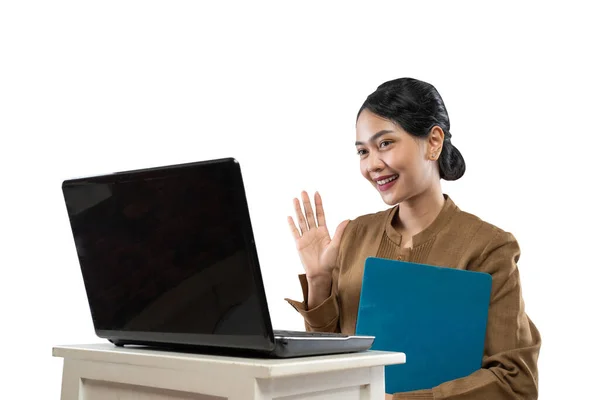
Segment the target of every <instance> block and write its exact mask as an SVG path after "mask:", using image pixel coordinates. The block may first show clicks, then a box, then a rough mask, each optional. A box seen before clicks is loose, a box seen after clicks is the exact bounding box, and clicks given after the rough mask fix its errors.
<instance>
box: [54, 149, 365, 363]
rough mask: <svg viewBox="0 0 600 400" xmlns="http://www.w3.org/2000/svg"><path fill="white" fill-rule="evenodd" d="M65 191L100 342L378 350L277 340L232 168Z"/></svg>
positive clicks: (76, 183)
mask: <svg viewBox="0 0 600 400" xmlns="http://www.w3.org/2000/svg"><path fill="white" fill-rule="evenodd" d="M62 191H63V195H64V200H65V204H66V208H67V213H68V217H69V221H70V225H71V230H72V233H73V239H74V243H75V248H76V252H77V256H78V258H79V264H80V267H81V273H82V277H83V283H84V286H85V291H86V295H87V300H88V304H89V307H90V311H91V316H92V321H93V325H94V329H95V332H96V335H97V336H98V337H100V338H103V339H107V340H108V341H110V342H112V343H113V344H115V345H116V346H124V345H141V346H149V347H155V348H169V349H180V348H181V349H184V350H185V351H188V350H192V351H199V352H210V353H212V354H214V353H217V354H235V355H246V354H248V355H251V356H265V357H273V358H284V357H300V356H311V355H324V354H337V353H351V352H359V351H365V350H368V349H369V348H370V347H371V346H372V344H373V341H374V337H373V336H369V335H364V336H356V335H344V334H339V333H315V332H300V331H298V332H295V331H274V330H273V328H272V324H271V318H270V315H269V309H268V306H267V299H266V295H265V290H264V286H263V280H262V276H261V270H260V264H259V261H258V255H257V251H256V246H255V243H254V236H253V232H252V225H251V221H250V214H249V210H248V204H247V200H246V194H245V190H244V184H243V179H242V172H241V168H240V164H239V163H238V162H237V161H236V160H235V159H233V158H225V159H218V160H208V161H201V162H195V163H186V164H179V165H171V166H163V167H157V168H149V169H143V170H135V171H125V172H117V173H111V174H106V175H100V176H93V177H86V178H77V179H69V180H66V181H64V182H63V184H62Z"/></svg>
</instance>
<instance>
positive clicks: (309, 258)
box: [287, 78, 541, 400]
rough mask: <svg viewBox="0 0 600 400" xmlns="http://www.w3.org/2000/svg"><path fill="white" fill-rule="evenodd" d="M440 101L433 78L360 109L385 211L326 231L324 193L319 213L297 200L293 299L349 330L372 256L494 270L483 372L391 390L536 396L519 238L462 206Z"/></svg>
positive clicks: (366, 159)
mask: <svg viewBox="0 0 600 400" xmlns="http://www.w3.org/2000/svg"><path fill="white" fill-rule="evenodd" d="M450 139H451V135H450V121H449V118H448V114H447V111H446V107H445V106H444V102H443V101H442V98H441V97H440V95H439V93H438V92H437V90H436V89H435V88H434V87H433V86H432V85H430V84H428V83H425V82H421V81H418V80H415V79H410V78H402V79H396V80H393V81H389V82H386V83H384V84H382V85H381V86H379V87H378V88H377V90H376V91H375V92H374V93H372V94H371V95H370V96H369V97H368V98H367V99H366V101H365V102H364V104H363V105H362V107H361V108H360V110H359V112H358V116H357V121H356V149H357V153H358V156H359V158H360V169H361V172H362V174H363V176H364V177H365V178H366V179H367V180H368V181H369V182H371V184H372V185H373V187H375V188H376V189H377V190H378V191H379V193H380V195H381V197H382V199H383V201H384V202H385V203H386V204H387V205H389V206H392V207H391V208H388V209H387V210H385V211H381V212H378V213H374V214H369V215H364V216H361V217H358V218H356V219H355V220H352V221H344V222H342V223H341V224H340V225H339V226H338V227H337V229H336V231H335V233H334V235H333V238H331V237H330V235H329V232H328V229H327V226H326V222H325V214H324V211H323V203H322V200H321V197H320V195H319V194H318V193H316V194H315V196H314V203H315V212H314V213H313V208H312V205H311V202H310V200H309V197H308V194H307V193H306V192H302V195H301V198H302V203H303V210H302V208H301V206H300V202H299V200H298V199H294V205H295V209H296V215H297V223H298V224H297V225H296V223H295V221H294V219H293V218H292V217H288V222H289V224H290V228H291V231H292V234H293V235H294V238H295V240H296V245H297V249H298V253H299V255H300V259H301V261H302V264H303V266H304V269H305V272H306V273H305V274H304V275H301V276H300V281H301V284H302V289H303V292H304V301H303V302H298V301H293V300H289V299H287V300H288V301H289V302H290V304H292V306H294V308H295V309H296V310H297V311H298V312H299V313H300V314H302V316H303V317H304V320H305V325H306V329H307V330H309V331H325V332H342V333H346V334H352V333H353V332H354V330H355V326H356V317H357V313H358V303H359V298H360V288H361V283H362V274H363V267H364V262H365V259H366V258H367V257H369V256H375V257H381V258H389V259H399V260H407V261H410V262H415V263H423V264H430V265H439V266H445V267H451V268H458V269H465V270H475V271H483V272H487V273H489V274H491V276H492V295H491V300H490V307H489V318H488V325H487V335H486V343H485V349H484V359H483V362H482V368H481V369H480V370H478V371H476V372H475V373H473V374H471V375H469V376H467V377H464V378H461V379H457V380H453V381H450V382H446V383H443V384H441V385H439V386H437V387H434V388H433V389H431V390H419V391H414V392H406V393H395V394H394V395H393V396H392V395H386V398H389V399H391V398H393V399H427V398H429V399H487V400H494V399H536V398H537V392H538V390H537V386H538V370H537V359H538V355H539V350H540V345H541V338H540V334H539V332H538V330H537V329H536V327H535V325H534V324H533V323H532V322H531V321H530V319H529V317H528V316H527V314H526V313H525V310H524V303H523V299H522V297H521V286H520V279H519V270H518V267H517V261H518V259H519V255H520V250H519V246H518V243H517V241H516V240H515V238H514V237H513V236H512V235H511V234H510V233H507V232H505V231H503V230H501V229H500V228H498V227H496V226H493V225H491V224H489V223H487V222H484V221H482V220H480V219H479V218H477V217H476V216H474V215H471V214H468V213H466V212H464V211H461V210H460V209H459V208H458V207H457V206H456V204H454V202H453V201H452V200H451V199H450V197H449V196H448V195H446V194H444V193H443V192H442V188H441V184H440V179H446V180H456V179H459V178H460V177H461V176H462V175H463V174H464V171H465V162H464V160H463V158H462V155H461V154H460V152H459V151H458V150H457V149H456V147H454V146H453V145H452V142H451V140H450Z"/></svg>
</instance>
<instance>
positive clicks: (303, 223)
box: [294, 199, 308, 233]
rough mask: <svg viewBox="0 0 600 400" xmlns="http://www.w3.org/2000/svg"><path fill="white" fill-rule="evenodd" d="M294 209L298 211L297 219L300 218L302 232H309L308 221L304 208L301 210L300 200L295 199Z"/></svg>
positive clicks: (299, 224)
mask: <svg viewBox="0 0 600 400" xmlns="http://www.w3.org/2000/svg"><path fill="white" fill-rule="evenodd" d="M294 208H295V209H296V217H297V218H298V226H299V227H300V232H301V233H304V232H307V231H308V225H306V219H305V218H304V213H303V212H302V208H300V201H299V200H298V199H294Z"/></svg>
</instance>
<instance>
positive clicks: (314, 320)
mask: <svg viewBox="0 0 600 400" xmlns="http://www.w3.org/2000/svg"><path fill="white" fill-rule="evenodd" d="M338 271H339V270H338V269H337V268H336V269H335V270H334V271H333V274H332V280H331V290H330V294H329V296H328V297H327V298H326V299H325V301H323V302H322V303H321V304H319V305H317V306H316V307H314V308H311V309H309V308H308V304H309V303H308V296H309V290H310V289H309V285H308V281H307V280H306V275H300V276H299V278H300V285H301V286H302V293H303V295H304V301H302V302H299V301H295V300H290V299H286V300H287V302H288V303H290V304H291V305H292V307H294V308H295V309H296V310H297V311H298V312H299V313H300V314H301V315H302V317H304V326H305V328H306V330H307V331H309V332H311V331H313V332H340V324H339V320H340V308H339V304H338V299H337V277H338Z"/></svg>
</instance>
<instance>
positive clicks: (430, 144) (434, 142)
mask: <svg viewBox="0 0 600 400" xmlns="http://www.w3.org/2000/svg"><path fill="white" fill-rule="evenodd" d="M443 146H444V131H443V130H442V128H440V127H439V126H437V125H436V126H434V127H433V128H431V130H430V131H429V136H428V137H427V153H426V155H425V156H426V157H427V158H428V159H430V160H437V159H438V157H439V156H440V154H441V153H442V147H443Z"/></svg>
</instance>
